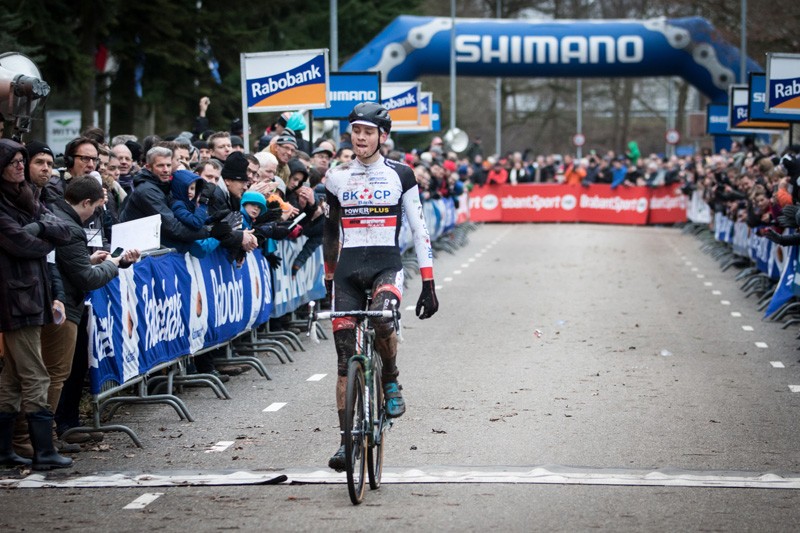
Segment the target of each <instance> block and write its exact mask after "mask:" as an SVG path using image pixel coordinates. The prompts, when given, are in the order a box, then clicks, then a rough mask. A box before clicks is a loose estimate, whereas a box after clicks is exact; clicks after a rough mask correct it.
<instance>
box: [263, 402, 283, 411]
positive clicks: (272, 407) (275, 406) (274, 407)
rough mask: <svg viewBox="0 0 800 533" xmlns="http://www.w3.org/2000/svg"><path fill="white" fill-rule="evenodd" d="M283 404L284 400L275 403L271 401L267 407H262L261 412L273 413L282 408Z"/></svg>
mask: <svg viewBox="0 0 800 533" xmlns="http://www.w3.org/2000/svg"><path fill="white" fill-rule="evenodd" d="M284 405H286V402H275V403H272V404H270V406H269V407H267V408H266V409H264V410H263V411H262V413H273V412H275V411H278V410H280V409H282V408H283V406H284Z"/></svg>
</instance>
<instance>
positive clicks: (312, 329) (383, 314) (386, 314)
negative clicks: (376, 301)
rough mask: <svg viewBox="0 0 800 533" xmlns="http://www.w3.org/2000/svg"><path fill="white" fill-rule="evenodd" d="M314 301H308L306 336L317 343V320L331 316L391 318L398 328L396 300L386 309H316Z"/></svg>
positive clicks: (398, 317)
mask: <svg viewBox="0 0 800 533" xmlns="http://www.w3.org/2000/svg"><path fill="white" fill-rule="evenodd" d="M315 306H316V302H315V301H314V300H312V301H310V302H308V307H309V310H308V311H309V313H308V331H307V332H306V336H307V337H311V338H312V339H313V340H314V342H316V343H317V344H319V338H318V337H317V326H316V323H317V321H318V320H331V319H333V318H342V317H353V318H391V319H393V320H394V327H395V330H398V331H399V329H400V312H399V311H398V310H397V300H392V301H391V306H392V308H391V309H388V310H386V311H366V310H365V311H317V310H316V309H315Z"/></svg>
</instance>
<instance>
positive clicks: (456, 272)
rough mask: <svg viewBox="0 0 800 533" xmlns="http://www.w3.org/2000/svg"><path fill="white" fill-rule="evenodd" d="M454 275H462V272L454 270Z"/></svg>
mask: <svg viewBox="0 0 800 533" xmlns="http://www.w3.org/2000/svg"><path fill="white" fill-rule="evenodd" d="M453 274H455V275H458V274H461V271H460V270H453Z"/></svg>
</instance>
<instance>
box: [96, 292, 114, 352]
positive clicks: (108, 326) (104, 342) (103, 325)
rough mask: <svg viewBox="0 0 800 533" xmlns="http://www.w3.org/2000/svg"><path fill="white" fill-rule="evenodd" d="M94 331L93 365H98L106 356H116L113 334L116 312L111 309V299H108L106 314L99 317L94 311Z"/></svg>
mask: <svg viewBox="0 0 800 533" xmlns="http://www.w3.org/2000/svg"><path fill="white" fill-rule="evenodd" d="M91 317H92V322H93V326H92V331H93V333H94V339H93V340H94V360H93V361H92V364H93V366H95V367H96V366H97V364H99V363H100V361H102V360H103V359H105V358H106V357H114V344H113V342H112V335H113V332H114V314H113V312H112V311H111V300H109V301H108V306H107V308H106V316H104V317H98V316H97V315H96V314H94V313H92V314H91Z"/></svg>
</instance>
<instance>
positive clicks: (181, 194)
mask: <svg viewBox="0 0 800 533" xmlns="http://www.w3.org/2000/svg"><path fill="white" fill-rule="evenodd" d="M192 183H195V184H196V185H195V191H194V200H189V186H190V185H191V184H192ZM205 183H206V182H205V180H204V179H203V178H201V177H200V176H198V175H197V174H195V173H194V172H190V171H188V170H178V171H176V172H175V173H174V174H173V175H172V182H171V183H170V189H171V191H172V202H171V204H170V207H171V208H172V212H173V213H175V218H177V219H178V220H180V221H181V222H182V223H183V224H185V225H187V226H189V227H190V228H192V229H202V227H203V226H204V225H205V223H206V219H207V218H208V207H207V206H206V204H198V203H197V198H199V197H200V193H201V192H203V187H205Z"/></svg>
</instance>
